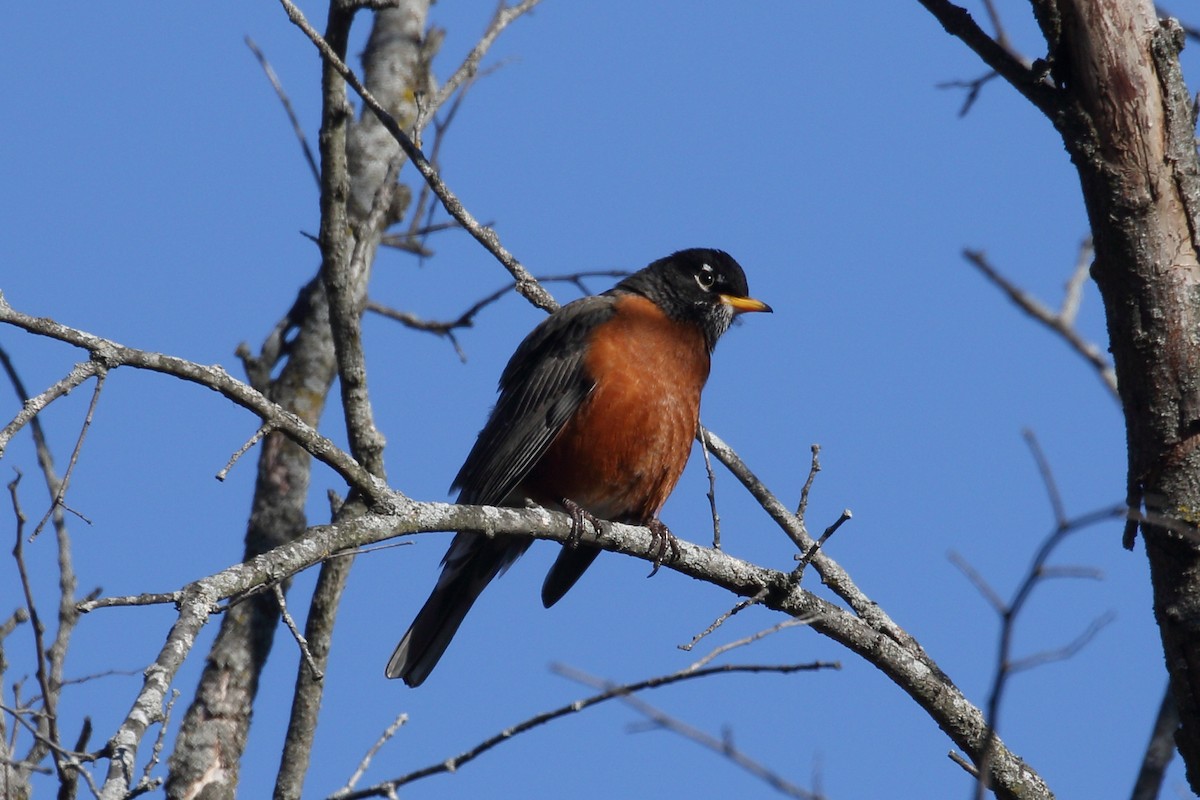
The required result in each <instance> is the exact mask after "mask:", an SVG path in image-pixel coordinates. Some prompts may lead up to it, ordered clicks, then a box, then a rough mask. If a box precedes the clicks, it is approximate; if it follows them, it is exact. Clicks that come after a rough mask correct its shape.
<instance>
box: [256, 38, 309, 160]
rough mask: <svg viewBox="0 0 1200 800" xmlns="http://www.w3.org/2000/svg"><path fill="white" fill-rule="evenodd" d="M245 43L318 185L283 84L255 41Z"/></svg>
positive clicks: (302, 132) (307, 147) (300, 126)
mask: <svg viewBox="0 0 1200 800" xmlns="http://www.w3.org/2000/svg"><path fill="white" fill-rule="evenodd" d="M245 41H246V46H247V47H249V48H250V52H251V53H254V57H255V58H257V59H258V64H259V66H260V67H262V69H263V72H265V73H266V74H267V80H268V81H270V82H271V88H272V89H274V90H275V96H276V97H278V98H279V102H280V103H282V104H283V110H284V111H285V112H287V115H288V120H289V121H290V122H291V123H292V132H293V133H295V134H296V141H298V142H299V143H300V150H301V151H303V153H304V160H305V161H307V162H308V169H309V171H311V172H312V176H313V178H314V179H315V180H316V181H317V183H320V182H321V169H320V167H318V166H317V159H316V158H315V157H314V156H313V152H312V148H311V147H309V145H308V137H307V136H305V134H304V126H302V125H301V124H300V118H299V117H298V116H296V109H295V108H293V107H292V101H291V99H290V98H288V96H287V92H285V91H284V90H283V84H282V83H280V82H279V76H278V75H276V74H275V70H274V69H273V68H272V67H271V62H270V61H267V57H266V56H265V55H264V54H263V51H262V50H261V49H259V46H258V45H257V44H256V43H255V41H254V40H253V39H251V38H250V37H249V36H247V37H246V39H245Z"/></svg>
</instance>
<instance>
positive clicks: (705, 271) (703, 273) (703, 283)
mask: <svg viewBox="0 0 1200 800" xmlns="http://www.w3.org/2000/svg"><path fill="white" fill-rule="evenodd" d="M716 282H717V271H716V270H715V269H713V268H712V267H711V266H709V265H708V264H705V265H704V266H702V267H700V271H699V272H697V273H696V283H698V284H699V285H700V288H701V289H703V290H704V291H706V292H707V291H708V290H709V289H711V288H712V286H713V284H714V283H716Z"/></svg>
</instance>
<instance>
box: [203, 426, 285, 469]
mask: <svg viewBox="0 0 1200 800" xmlns="http://www.w3.org/2000/svg"><path fill="white" fill-rule="evenodd" d="M273 430H275V426H274V425H272V424H271V423H269V422H268V423H266V424H265V425H260V426H259V427H258V430H256V431H255V432H254V435H253V436H251V437H250V438H249V439H247V440H246V443H245V444H243V445H242V446H241V447H239V448H238V449H237V452H235V453H234V454H233V455H232V456H230V457H229V461H227V462H226V463H225V466H224V467H223V468H222V469H221V471H220V472H218V473H217V475H216V478H217V480H219V481H224V480H225V479H226V478H228V477H229V470H231V469H233V465H234V464H236V463H237V461H238V459H239V458H241V457H242V456H244V455H245V454H246V452H247V451H249V449H250V448H251V447H254V445H256V444H258V443H259V442H260V441H262V439H263V437H264V436H266V435H267V434H268V433H271V432H272V431H273Z"/></svg>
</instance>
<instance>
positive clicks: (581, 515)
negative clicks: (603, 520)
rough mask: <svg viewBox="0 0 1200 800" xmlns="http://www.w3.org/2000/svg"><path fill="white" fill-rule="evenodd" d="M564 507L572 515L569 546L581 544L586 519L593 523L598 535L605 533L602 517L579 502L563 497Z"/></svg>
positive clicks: (568, 538) (567, 543)
mask: <svg viewBox="0 0 1200 800" xmlns="http://www.w3.org/2000/svg"><path fill="white" fill-rule="evenodd" d="M562 507H563V508H565V509H566V510H567V513H568V514H570V515H571V535H570V536H568V537H567V541H566V546H567V547H578V546H579V541H580V540H581V539H582V538H583V523H584V522H585V521H586V522H589V523H591V525H592V530H594V531H595V532H596V535H597V536H603V535H604V530H603V529H602V528H601V527H600V518H599V517H597V516H596V515H595V514H593V513H592V512H590V511H588V510H587V509H586V508H584V507H583V506H581V505H579V503H576V502H575V501H574V500H571V499H570V498H563V501H562Z"/></svg>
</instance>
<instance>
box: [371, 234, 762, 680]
mask: <svg viewBox="0 0 1200 800" xmlns="http://www.w3.org/2000/svg"><path fill="white" fill-rule="evenodd" d="M771 310H772V309H771V307H770V306H768V305H767V304H766V303H764V302H762V301H760V300H755V299H754V298H752V297H750V295H749V288H748V286H747V284H746V275H745V273H744V272H743V270H742V267H741V266H740V265H739V264H738V263H737V261H735V260H734V259H733V257H732V256H730V255H729V254H728V253H726V252H724V251H722V250H715V249H709V248H692V249H687V250H680V251H678V252H676V253H673V254H671V255H669V256H666V257H665V258H660V259H658V260H657V261H654V262H652V263H651V264H650V265H649V266H646V267H644V268H643V269H640V270H638V271H637V272H634V273H632V274H631V275H629V276H628V277H626V278H624V279H623V280H622V281H620V282H619V283H617V285H616V286H614V287H613V288H612V289H609V290H608V291H606V292H603V293H602V294H598V295H591V296H587V297H582V298H580V299H578V300H575V301H573V302H571V303H568V304H567V305H565V306H562V307H561V308H559V309H558V310H557V311H555V312H553V313H552V314H550V315H549V316H548V317H546V318H545V319H544V320H543V321H542V322H541V323H540V324H539V325H538V326H537V327H536V328H534V329H533V331H532V332H530V333H529V335H528V336H526V337H525V339H524V341H522V342H521V344H520V345H519V346H518V347H517V349H516V351H515V352H514V353H513V355H512V358H511V359H510V360H509V362H508V365H507V366H506V367H505V368H504V371H503V372H502V374H501V376H500V383H499V397H498V399H497V401H496V404H495V406H494V407H493V408H492V411H491V414H490V416H489V417H488V420H487V422H486V423H485V424H484V426H483V429H482V430H481V431H480V433H479V436H478V438H477V439H476V441H475V445H474V447H472V449H471V451H470V453H469V454H468V455H467V458H466V461H465V462H464V463H463V465H462V468H461V469H460V470H459V472H458V475H457V476H456V477H455V479H454V483H453V484H452V486H451V489H452V490H453V489H458V490H459V494H458V500H457V502H459V503H462V504H471V505H492V506H514V507H525V506H527V505H528V503H529V502H530V501H532V502H533V503H536V504H537V505H540V506H543V507H546V508H551V509H554V510H561V511H566V512H568V513H570V514H571V517H572V541H571V542H570V544H568V545H564V546H563V548H562V551H561V552H560V553H559V555H558V557H557V559H556V560H555V562H554V564H553V566H551V568H550V571H549V573H548V574H547V575H546V579H545V582H544V583H543V585H542V603H543V605H544V606H545V607H546V608H549V607H550V606H552V605H554V604H555V603H556V602H558V600H559V599H561V598H562V596H563V595H564V594H566V593H567V591H568V590H569V589H570V588H571V587H572V586H574V585H575V582H576V581H577V580H578V579H579V577H580V576H581V575H582V574H583V573H584V571H585V570H586V569H587V568H588V567H589V566H590V565H591V563H592V561H593V560H595V558H596V556H597V555H599V553H600V548H598V547H595V546H592V545H586V544H581V543H579V541H578V539H579V537H580V535H581V533H582V526H583V524H584V521H585V520H586V521H589V522H591V524H592V525H593V526H594V528H595V530H596V531H597V533H599V532H600V525H599V521H600V520H609V521H613V522H623V523H628V524H631V525H645V526H648V527H649V528H650V529H651V532H652V533H653V534H654V535H655V537H656V539H658V542H657V555H656V559H655V562H656V563H655V569H657V566H658V564H660V563H661V562H662V560H663V558H664V555H665V553H666V549H667V547H668V546H669V547H670V548H671V549H672V551H673V552H674V553H677V550H676V547H677V545H676V544H675V540H674V537H673V536H671V534H670V531H669V530H668V529H667V528H666V526H665V525H664V524H663V523H662V522H661V521H660V520H659V518H658V514H659V512H660V510H661V509H662V506H663V504H664V503H665V502H666V500H667V497H668V495H670V494H671V492H672V490H674V488H675V484H676V483H677V482H678V481H679V478H680V476H681V475H682V473H683V469H684V466H685V465H686V464H687V460H688V456H689V454H690V453H691V446H692V440H693V439H694V438H695V436H696V434H697V432H698V429H699V423H700V393H701V390H702V389H703V388H704V384H705V382H706V381H707V380H708V374H709V368H710V364H711V355H712V352H713V348H714V347H715V346H716V344H717V340H718V339H719V338H720V337H721V335H722V334H724V333H725V331H726V330H727V329H728V328H729V326H730V324H731V323H732V321H733V319H734V317H735V316H736V315H738V314H741V313H744V312H770V311H771ZM532 541H533V539H532V538H531V537H528V536H522V535H508V534H497V535H492V536H487V535H484V534H482V533H479V532H475V531H460V532H458V533H457V534H456V535H455V536H454V539H453V540H452V541H451V543H450V548H449V550H447V552H446V555H445V557H444V558H443V559H442V572H441V575H440V576H439V578H438V580H437V583H436V585H435V586H434V588H433V592H432V593H431V594H430V596H429V599H428V600H426V602H425V604H424V606H422V608H421V610H420V611H419V612H418V613H417V616H416V618H415V619H414V620H413V623H412V625H411V626H410V627H409V629H408V631H407V632H406V633H405V634H404V637H403V638H402V639H401V640H400V643H399V644H398V645H397V647H396V650H395V652H394V653H393V654H392V657H391V659H390V660H389V661H388V664H387V669H386V670H385V674H386V675H387V677H388V678H402V679H403V680H404V682H405V683H406V684H407V685H409V686H411V687H416V686H419V685H421V683H423V682H424V681H425V679H426V678H427V677H428V676H429V673H430V672H431V671H432V670H433V668H434V666H436V665H437V663H438V660H439V659H440V658H441V657H442V654H443V653H444V652H445V650H446V647H447V646H448V645H449V644H450V640H451V639H452V638H453V637H454V634H455V633H456V632H457V630H458V628H459V625H460V624H461V623H462V621H463V618H464V617H465V616H466V615H467V612H468V611H469V610H470V609H471V606H472V605H473V604H474V603H475V600H476V599H477V598H478V597H479V595H480V593H481V592H482V591H483V590H484V588H485V587H486V586H487V585H488V584H489V583H490V582H491V581H492V579H493V578H495V577H496V576H497V575H499V574H501V573H502V572H504V571H505V570H506V569H508V567H509V566H511V565H512V563H513V562H514V561H516V560H517V558H519V557H520V556H521V555H522V554H523V553H524V552H525V551H526V549H528V547H529V546H530V544H531V543H532Z"/></svg>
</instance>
